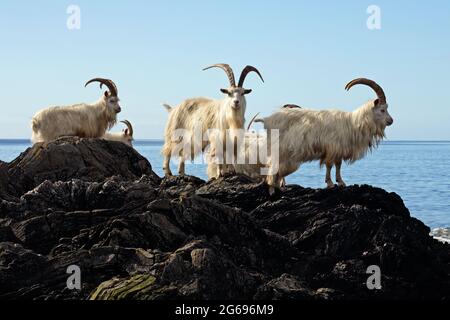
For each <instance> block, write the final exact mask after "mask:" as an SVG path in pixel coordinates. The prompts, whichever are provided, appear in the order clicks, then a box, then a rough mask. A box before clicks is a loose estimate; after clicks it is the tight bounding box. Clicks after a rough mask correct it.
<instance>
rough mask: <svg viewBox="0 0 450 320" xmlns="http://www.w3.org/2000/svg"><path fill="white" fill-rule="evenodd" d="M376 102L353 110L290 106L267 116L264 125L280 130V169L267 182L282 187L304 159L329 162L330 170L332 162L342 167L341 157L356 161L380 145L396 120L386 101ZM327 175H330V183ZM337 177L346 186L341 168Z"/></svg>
mask: <svg viewBox="0 0 450 320" xmlns="http://www.w3.org/2000/svg"><path fill="white" fill-rule="evenodd" d="M375 104H376V100H375V101H369V102H367V103H366V104H364V105H363V106H361V107H360V108H359V109H357V110H355V111H353V112H345V111H339V110H326V111H316V110H310V109H297V108H295V109H290V108H288V109H283V110H280V111H278V112H276V113H275V114H273V115H272V116H270V117H268V118H265V119H264V120H263V122H264V127H265V129H267V130H270V129H279V130H280V150H279V159H280V164H279V171H278V174H276V175H273V176H269V177H268V178H267V182H268V184H269V185H271V186H275V187H279V186H280V185H281V180H282V178H283V177H286V176H287V175H289V174H291V173H293V172H294V171H296V170H297V169H298V168H299V166H300V165H301V164H302V163H305V162H309V161H313V160H320V164H321V166H322V165H324V164H325V165H327V171H329V170H328V167H329V168H330V170H331V167H332V166H333V165H336V166H339V167H340V164H341V163H342V161H346V162H348V163H353V162H355V161H357V160H359V159H361V158H363V157H364V156H365V155H366V154H367V152H368V151H369V150H372V149H373V148H375V147H377V146H378V143H379V141H380V140H382V139H383V138H384V136H385V134H384V130H385V128H386V126H387V125H390V124H392V121H393V120H392V118H391V117H390V115H389V113H388V112H387V105H377V106H375ZM380 110H381V111H380ZM381 112H383V113H381ZM380 114H383V116H380ZM328 173H329V172H328ZM328 178H329V176H328V175H327V184H328V186H329V187H331V186H332V185H331V179H328ZM337 180H338V182H339V185H342V186H345V183H344V182H343V180H342V178H341V177H340V170H339V176H338V177H337Z"/></svg>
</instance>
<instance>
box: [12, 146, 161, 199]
mask: <svg viewBox="0 0 450 320" xmlns="http://www.w3.org/2000/svg"><path fill="white" fill-rule="evenodd" d="M143 174H146V175H150V176H152V177H153V178H154V180H155V182H159V178H158V177H157V176H156V175H155V174H154V173H153V171H152V167H151V165H150V163H149V162H148V160H147V159H145V158H144V157H142V156H141V155H140V154H139V153H137V152H136V151H134V149H132V148H129V147H128V146H126V145H125V144H123V143H120V142H111V141H105V140H101V139H78V138H71V137H68V138H61V139H58V140H56V141H53V142H50V143H38V144H35V145H34V146H33V147H32V148H30V149H28V150H27V151H25V152H24V153H22V155H20V156H19V157H18V158H17V159H16V160H14V161H13V162H11V163H10V164H9V165H8V176H9V183H10V190H9V191H10V192H12V193H13V194H23V193H25V192H27V191H29V190H32V189H34V188H35V187H37V186H38V185H39V184H41V183H42V182H44V181H46V180H50V181H67V180H70V179H81V180H84V181H90V182H94V181H95V182H100V181H103V180H104V179H105V178H108V177H112V176H115V175H120V176H122V177H123V178H126V179H137V178H140V177H141V176H142V175H143Z"/></svg>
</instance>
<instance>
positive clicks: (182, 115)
mask: <svg viewBox="0 0 450 320" xmlns="http://www.w3.org/2000/svg"><path fill="white" fill-rule="evenodd" d="M210 68H221V69H222V70H224V71H225V73H226V74H227V76H228V80H229V82H230V87H229V88H228V89H220V91H221V92H222V93H224V94H225V95H226V97H225V98H224V99H222V100H212V99H207V98H194V99H189V100H185V101H184V102H182V103H181V104H180V105H178V106H177V107H176V108H172V107H170V106H169V105H164V106H165V107H166V109H167V110H168V111H169V120H168V123H167V126H166V130H165V136H164V137H165V143H164V146H163V149H162V154H163V155H164V165H163V168H164V172H165V174H166V176H170V175H172V172H171V170H170V158H171V156H172V155H174V156H177V157H179V158H180V164H179V167H178V172H179V174H180V175H184V173H185V161H186V159H189V158H190V159H191V160H193V159H194V158H195V156H197V155H198V154H200V153H202V152H204V150H205V148H206V147H207V146H208V145H209V144H210V142H211V140H215V139H217V138H218V137H209V138H210V139H209V141H208V140H207V139H203V137H204V136H205V134H206V133H207V131H208V130H210V129H217V130H218V131H219V132H220V133H221V135H222V137H221V138H222V139H223V140H222V141H226V140H225V134H226V132H227V130H228V129H231V130H233V129H242V128H243V127H244V122H245V118H244V116H245V109H246V104H247V103H246V99H245V95H246V94H249V93H250V92H252V90H250V89H244V88H243V85H244V81H245V78H246V77H247V75H248V74H249V73H250V72H256V73H257V74H258V75H259V77H260V78H261V80H262V81H263V82H264V80H263V78H262V76H261V74H260V73H259V71H258V70H257V69H256V68H255V67H252V66H246V67H245V68H244V70H243V71H242V73H241V76H240V78H239V82H238V85H236V82H235V77H234V73H233V70H232V69H231V67H230V66H229V65H227V64H215V65H213V66H210V67H207V68H205V69H203V70H207V69H210ZM180 129H182V130H184V135H183V136H177V132H178V130H180ZM196 131H200V132H199V133H200V137H198V136H197V135H196ZM183 138H184V140H183ZM186 140H189V141H186ZM199 140H200V141H199ZM181 144H186V145H189V146H190V148H189V149H190V152H188V153H189V154H185V152H183V150H180V145H181ZM224 145H225V143H224ZM183 149H184V148H183ZM213 149H215V148H213ZM226 152H227V151H226ZM219 167H220V171H221V173H220V174H223V173H224V172H225V171H226V169H228V167H227V166H226V165H219Z"/></svg>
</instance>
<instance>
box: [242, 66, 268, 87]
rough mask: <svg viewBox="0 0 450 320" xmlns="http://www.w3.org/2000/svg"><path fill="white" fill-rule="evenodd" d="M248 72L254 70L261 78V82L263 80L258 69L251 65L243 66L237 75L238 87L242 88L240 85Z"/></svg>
mask: <svg viewBox="0 0 450 320" xmlns="http://www.w3.org/2000/svg"><path fill="white" fill-rule="evenodd" d="M250 72H256V73H257V74H258V76H259V77H260V78H261V80H262V82H264V79H263V77H262V75H261V73H259V71H258V69H256V68H255V67H252V66H246V67H245V68H244V70H242V73H241V76H240V77H239V83H238V87H239V88H242V86H243V85H244V81H245V78H246V77H247V75H248V74H249V73H250Z"/></svg>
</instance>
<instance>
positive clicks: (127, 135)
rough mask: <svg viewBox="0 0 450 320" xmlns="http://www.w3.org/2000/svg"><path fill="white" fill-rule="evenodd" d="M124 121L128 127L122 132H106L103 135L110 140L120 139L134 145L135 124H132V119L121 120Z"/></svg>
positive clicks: (128, 144)
mask: <svg viewBox="0 0 450 320" xmlns="http://www.w3.org/2000/svg"><path fill="white" fill-rule="evenodd" d="M120 122H122V123H124V124H125V125H126V126H127V128H126V129H123V130H122V132H106V133H105V135H104V136H103V139H105V140H109V141H119V142H122V143H125V144H126V145H127V146H129V147H132V146H133V140H134V138H133V133H134V130H133V126H132V125H131V123H130V121H128V120H124V121H120Z"/></svg>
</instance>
